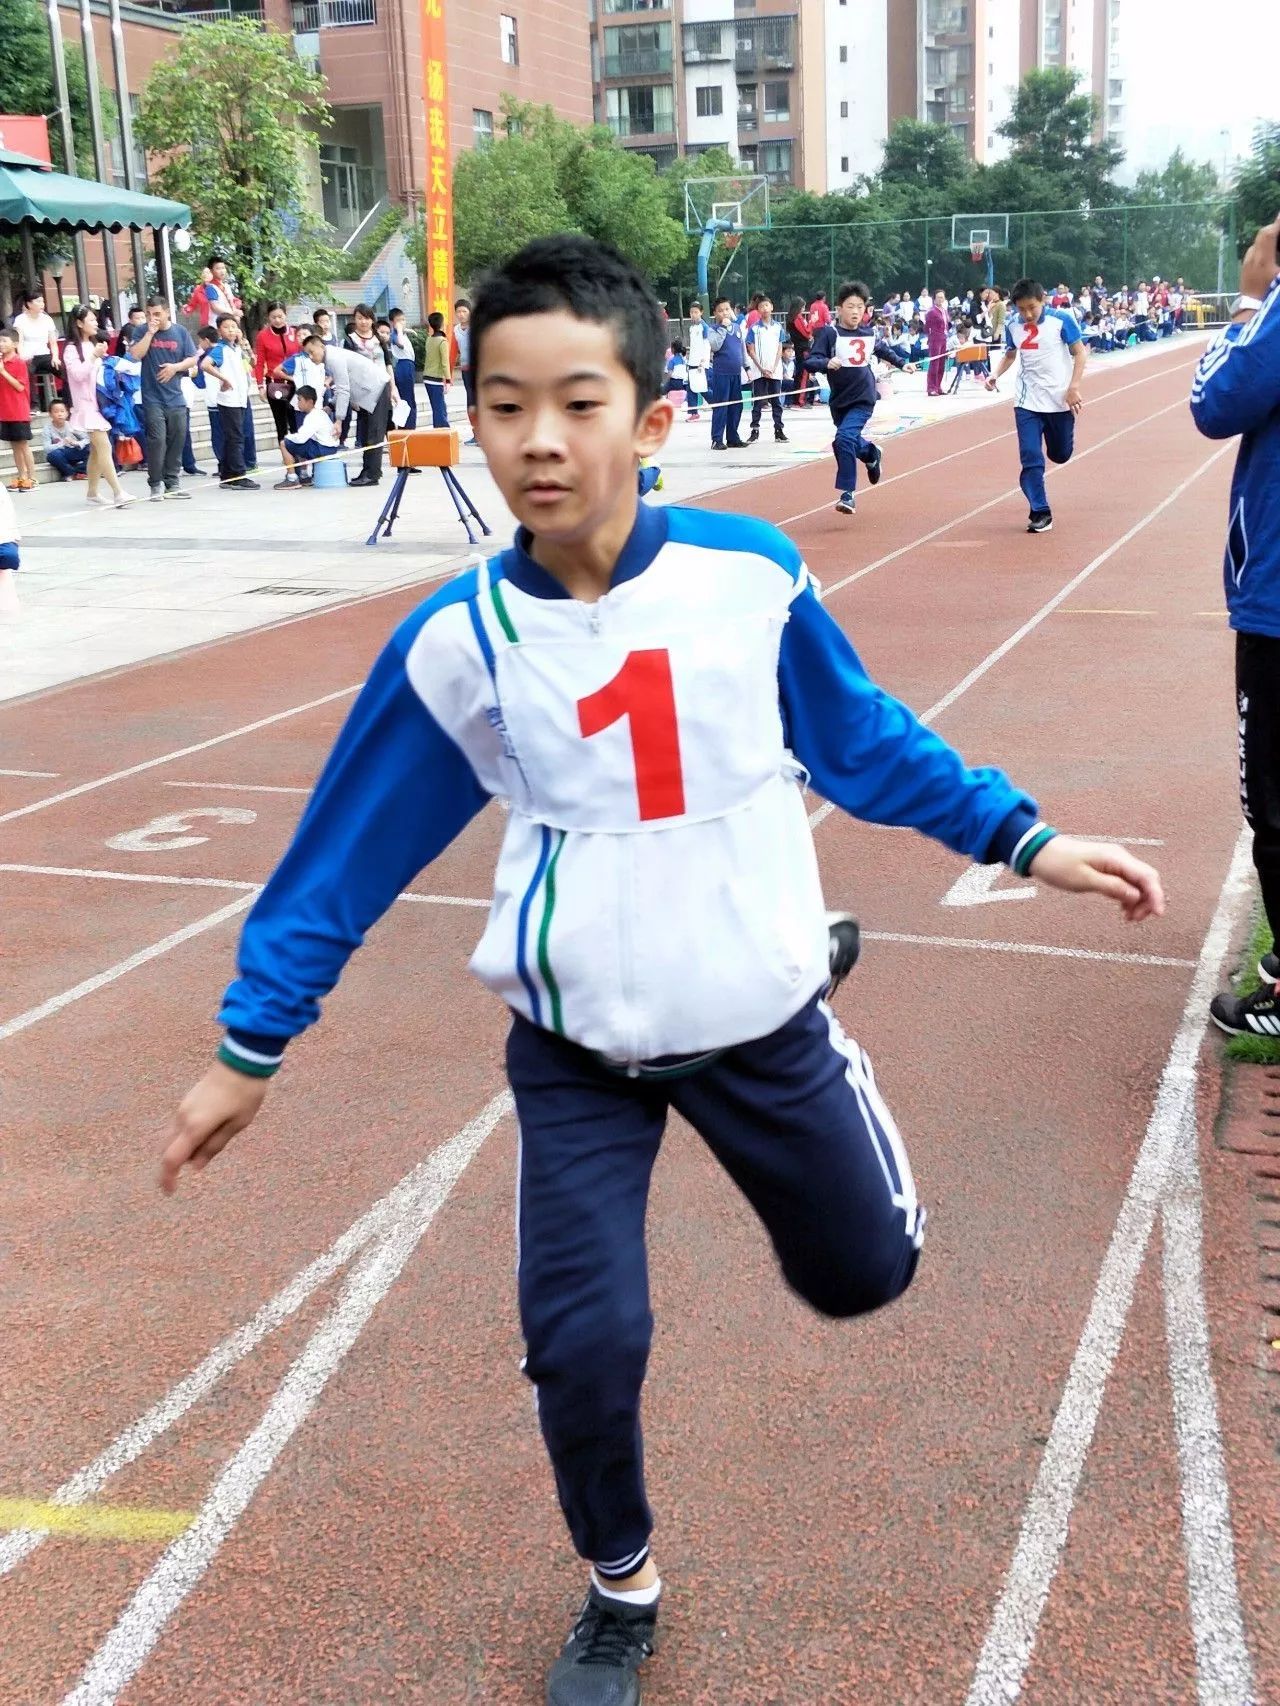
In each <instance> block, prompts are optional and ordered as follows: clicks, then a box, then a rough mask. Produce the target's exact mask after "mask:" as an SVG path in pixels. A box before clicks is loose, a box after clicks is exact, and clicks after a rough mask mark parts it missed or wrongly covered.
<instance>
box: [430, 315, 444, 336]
mask: <svg viewBox="0 0 1280 1706" xmlns="http://www.w3.org/2000/svg"><path fill="white" fill-rule="evenodd" d="M427 325H428V326H429V327H430V328H431V330H432V331H433V332H443V331H444V315H443V314H440V313H435V314H428V315H427Z"/></svg>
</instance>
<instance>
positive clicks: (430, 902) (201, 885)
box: [0, 865, 493, 908]
mask: <svg viewBox="0 0 1280 1706" xmlns="http://www.w3.org/2000/svg"><path fill="white" fill-rule="evenodd" d="M6 871H11V872H13V873H14V874H15V875H18V876H24V877H87V878H89V879H91V880H96V881H98V882H106V883H148V884H153V885H158V886H159V887H161V888H177V889H187V888H190V889H240V890H242V891H243V892H245V893H247V894H254V895H256V894H259V893H260V892H261V890H262V887H263V885H262V884H261V883H246V882H240V881H238V880H237V879H236V878H234V877H179V876H170V875H169V873H168V872H167V871H99V870H90V869H87V868H84V867H81V866H79V865H0V874H3V873H4V872H6ZM396 900H397V901H408V902H409V903H410V904H416V905H418V906H482V907H485V908H488V907H490V906H492V905H493V902H492V901H491V900H480V899H478V898H477V897H476V896H474V895H465V894H420V893H419V892H418V891H417V890H416V889H406V890H405V892H404V893H403V894H399V895H397V896H396Z"/></svg>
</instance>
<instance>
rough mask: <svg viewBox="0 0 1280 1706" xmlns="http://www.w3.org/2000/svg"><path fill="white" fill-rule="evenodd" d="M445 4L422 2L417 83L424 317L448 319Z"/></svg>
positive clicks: (449, 180)
mask: <svg viewBox="0 0 1280 1706" xmlns="http://www.w3.org/2000/svg"><path fill="white" fill-rule="evenodd" d="M444 5H445V0H422V77H423V85H422V86H423V93H424V95H425V97H426V108H427V194H426V199H425V201H424V203H423V217H424V219H425V220H426V238H427V241H426V250H427V303H426V312H427V313H428V314H443V315H444V319H445V325H446V326H449V325H451V324H452V316H453V172H452V168H451V166H450V163H449V70H448V54H447V50H446V46H445V38H444Z"/></svg>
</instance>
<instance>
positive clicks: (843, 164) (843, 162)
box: [840, 0, 849, 172]
mask: <svg viewBox="0 0 1280 1706" xmlns="http://www.w3.org/2000/svg"><path fill="white" fill-rule="evenodd" d="M840 4H841V5H842V6H843V5H844V0H840ZM840 170H841V171H842V172H847V171H848V170H849V156H848V155H847V154H842V155H841V156H840Z"/></svg>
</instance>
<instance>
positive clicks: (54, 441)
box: [42, 397, 89, 480]
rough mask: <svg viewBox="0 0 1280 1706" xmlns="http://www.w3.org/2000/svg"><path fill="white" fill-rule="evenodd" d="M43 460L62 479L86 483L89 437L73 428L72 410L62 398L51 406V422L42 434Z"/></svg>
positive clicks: (80, 429) (55, 399)
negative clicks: (84, 481)
mask: <svg viewBox="0 0 1280 1706" xmlns="http://www.w3.org/2000/svg"><path fill="white" fill-rule="evenodd" d="M42 437H43V442H44V459H45V461H46V462H47V463H48V464H49V466H50V467H51V468H52V469H53V470H54V472H55V473H56V474H57V476H58V478H59V479H60V480H83V479H85V478H86V477H87V476H86V474H85V468H86V466H87V464H88V461H89V435H88V433H87V432H85V431H84V430H83V428H81V427H73V426H72V425H71V411H70V410H69V409H68V408H67V405H66V404H65V403H64V402H63V401H62V400H61V398H58V397H55V398H54V400H53V402H52V403H50V405H49V420H48V423H47V424H46V426H45V429H44V433H43V435H42Z"/></svg>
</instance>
